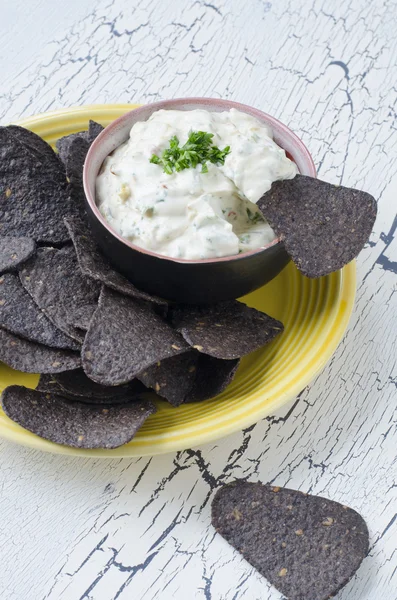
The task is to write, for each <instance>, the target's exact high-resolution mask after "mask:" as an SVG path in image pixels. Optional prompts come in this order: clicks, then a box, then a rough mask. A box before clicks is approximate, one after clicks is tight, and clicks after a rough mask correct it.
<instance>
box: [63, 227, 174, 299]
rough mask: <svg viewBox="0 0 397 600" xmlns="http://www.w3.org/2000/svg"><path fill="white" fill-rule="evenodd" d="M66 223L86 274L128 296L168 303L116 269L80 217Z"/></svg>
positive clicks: (81, 267)
mask: <svg viewBox="0 0 397 600" xmlns="http://www.w3.org/2000/svg"><path fill="white" fill-rule="evenodd" d="M65 224H66V227H67V229H68V232H69V234H70V237H71V238H72V241H73V244H74V247H75V250H76V254H77V259H78V261H79V265H80V269H81V270H82V272H83V273H84V275H86V276H87V277H90V278H92V279H94V280H95V281H99V282H101V283H104V284H105V285H106V286H107V287H109V288H111V289H113V290H115V291H117V292H120V293H121V294H125V295H126V296H131V297H132V298H138V299H141V300H146V301H147V302H152V303H153V304H160V305H164V306H166V305H167V303H166V302H165V300H162V299H161V298H158V297H157V296H152V295H151V294H148V293H146V292H143V291H141V290H139V289H138V288H136V287H135V286H134V285H133V284H132V283H131V282H130V281H128V279H126V278H125V277H124V276H123V275H121V274H120V273H119V272H118V271H116V270H115V269H114V268H113V267H112V266H111V264H110V263H109V262H108V261H107V260H106V258H105V257H104V256H103V254H101V252H100V251H99V249H98V247H97V245H96V243H95V240H94V238H93V237H92V234H91V231H90V230H89V228H88V227H87V225H85V223H83V222H82V221H81V220H80V219H77V218H70V219H66V220H65Z"/></svg>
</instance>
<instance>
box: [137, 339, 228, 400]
mask: <svg viewBox="0 0 397 600" xmlns="http://www.w3.org/2000/svg"><path fill="white" fill-rule="evenodd" d="M239 362H240V361H239V360H238V359H236V360H221V359H219V358H213V357H212V356H206V355H205V354H200V352H197V351H196V350H188V351H187V352H185V353H183V354H178V355H176V356H173V357H171V358H167V359H165V360H162V361H158V362H157V363H156V364H154V365H152V366H151V367H148V368H147V369H145V370H144V371H143V372H142V373H139V375H138V379H140V381H142V382H143V383H144V384H145V385H146V386H147V387H149V388H151V389H152V390H154V391H155V392H156V393H157V394H158V395H159V396H160V397H161V398H164V399H165V400H167V401H168V402H169V403H170V404H172V406H180V405H181V404H183V403H189V402H202V401H204V400H209V399H210V398H213V397H214V396H217V395H218V394H220V393H221V392H223V391H224V390H225V389H226V388H227V386H228V385H229V384H230V383H231V381H232V380H233V378H234V375H235V373H236V371H237V367H238V365H239Z"/></svg>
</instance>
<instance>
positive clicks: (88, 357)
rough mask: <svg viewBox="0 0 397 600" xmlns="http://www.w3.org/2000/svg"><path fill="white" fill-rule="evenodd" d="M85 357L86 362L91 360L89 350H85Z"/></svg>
mask: <svg viewBox="0 0 397 600" xmlns="http://www.w3.org/2000/svg"><path fill="white" fill-rule="evenodd" d="M85 357H86V358H87V359H88V360H91V358H92V352H91V350H87V352H86V353H85Z"/></svg>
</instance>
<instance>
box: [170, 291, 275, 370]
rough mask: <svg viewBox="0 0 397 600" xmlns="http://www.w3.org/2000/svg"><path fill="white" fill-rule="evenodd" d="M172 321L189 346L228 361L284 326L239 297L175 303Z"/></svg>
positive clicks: (253, 348)
mask: <svg viewBox="0 0 397 600" xmlns="http://www.w3.org/2000/svg"><path fill="white" fill-rule="evenodd" d="M171 321H172V324H173V326H174V327H175V328H176V329H177V331H179V332H180V333H181V334H182V336H183V337H184V339H185V340H186V341H187V343H188V344H190V346H192V347H193V348H196V350H198V351H199V352H203V353H204V354H209V355H210V356H214V357H215V358H223V359H226V360H232V359H235V358H240V357H242V356H245V355H246V354H249V353H250V352H253V351H254V350H258V348H261V347H262V346H264V345H265V344H267V343H268V342H270V341H271V340H272V339H273V338H275V337H276V336H277V335H279V334H280V333H281V332H282V331H283V329H284V326H283V324H282V323H281V322H280V321H277V320H276V319H273V318H272V317H269V315H267V314H265V313H262V312H260V311H259V310H256V309H255V308H249V307H248V306H246V305H245V304H243V303H242V302H238V301H237V300H231V301H227V302H220V303H218V304H210V305H207V306H195V305H180V306H176V307H175V308H174V309H172V312H171Z"/></svg>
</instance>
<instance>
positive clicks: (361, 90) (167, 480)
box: [0, 0, 397, 600]
mask: <svg viewBox="0 0 397 600" xmlns="http://www.w3.org/2000/svg"><path fill="white" fill-rule="evenodd" d="M35 4H36V5H37V11H38V13H39V15H44V14H47V11H48V14H51V15H53V11H54V3H52V2H50V0H41V1H40V2H39V1H36V2H35ZM56 4H57V7H58V8H57V10H58V22H57V27H55V28H54V32H53V35H52V30H50V31H49V30H48V28H46V27H45V20H44V21H43V20H42V19H41V20H40V19H36V18H35V11H34V10H32V11H31V12H30V13H29V14H28V11H25V14H23V16H21V17H20V19H19V22H20V24H19V25H14V29H13V31H14V39H12V36H10V34H9V32H8V33H7V36H5V37H4V36H3V32H4V30H5V29H6V28H7V22H4V21H2V23H1V25H0V27H1V30H2V35H1V36H0V49H1V52H0V54H1V55H2V56H5V55H8V56H9V57H10V59H9V61H8V62H7V61H6V60H4V59H3V61H2V63H1V64H3V65H4V66H3V70H2V87H1V91H0V119H1V122H2V123H7V122H9V121H11V120H12V119H16V118H19V117H24V116H28V115H32V114H34V113H38V112H44V111H47V110H51V109H55V108H61V107H67V106H71V105H76V104H86V103H95V102H127V101H131V102H149V101H154V100H157V99H163V98H171V97H178V96H192V95H200V96H219V97H225V98H229V99H233V100H239V101H241V102H244V103H247V104H251V105H254V106H257V107H258V108H261V109H263V110H265V111H266V112H269V113H270V114H273V115H274V116H277V117H278V118H279V119H281V120H282V121H284V122H285V123H287V124H289V125H290V126H291V127H292V128H293V129H294V130H295V131H296V133H297V134H298V135H300V136H301V137H302V139H303V140H304V142H305V143H306V144H307V145H308V147H309V149H310V150H311V152H312V155H313V156H314V158H315V161H316V163H317V165H318V169H319V173H320V176H321V177H322V178H324V179H326V180H328V181H331V182H334V183H344V184H345V185H350V186H357V187H360V188H363V189H365V190H367V191H369V192H371V193H372V194H374V195H375V196H376V197H377V198H378V200H379V216H378V219H377V222H376V225H375V229H374V233H373V235H372V237H371V240H370V243H369V244H368V246H367V248H366V249H365V250H364V252H363V253H362V254H361V256H360V258H359V261H358V281H359V284H358V297H357V303H356V309H355V312H354V315H353V318H352V321H351V324H350V327H349V330H348V332H347V334H346V336H345V338H344V340H343V342H342V343H341V344H340V346H339V348H338V350H337V352H336V353H335V355H334V357H333V359H332V361H331V362H330V363H329V364H328V366H327V367H326V368H325V369H324V371H323V372H322V374H321V375H320V376H319V377H318V378H317V379H316V381H314V382H313V383H312V384H311V385H310V386H309V387H308V388H306V389H305V390H304V391H303V392H302V393H301V394H300V396H299V397H298V398H297V399H296V400H295V401H294V402H293V403H292V404H290V405H289V406H286V407H285V408H284V409H283V410H282V411H280V412H279V413H278V414H277V415H274V416H272V417H268V418H267V419H264V420H263V421H261V422H259V423H258V424H256V425H255V426H252V427H250V428H248V429H246V430H245V431H243V432H240V433H236V434H234V435H232V436H229V437H228V438H226V439H223V440H220V441H219V442H218V443H216V444H212V445H207V446H203V447H201V448H195V449H193V450H186V451H184V452H178V453H177V454H173V455H165V456H162V457H154V458H151V459H146V458H142V459H135V460H127V459H123V460H103V461H99V460H92V459H87V460H84V459H77V458H76V459H71V458H66V457H60V456H51V455H43V454H40V453H37V452H35V451H32V450H27V449H24V448H20V447H17V446H13V445H11V444H8V443H6V442H3V441H1V442H0V450H1V453H0V461H1V462H0V464H1V467H0V489H1V518H0V557H1V577H0V596H1V598H2V600H25V599H26V598H29V599H32V600H117V599H120V600H130V599H133V600H141V599H145V600H154V599H155V598H156V599H157V598H161V600H190V599H194V600H196V599H197V600H202V599H203V600H240V599H244V600H262V599H265V600H279V599H280V598H281V596H280V594H278V593H277V592H276V591H275V590H274V589H271V588H270V586H269V585H267V583H266V582H265V581H264V580H263V579H262V578H261V577H260V576H259V575H258V574H257V573H256V572H255V571H254V570H253V569H252V568H250V567H249V565H248V564H247V563H245V561H244V560H243V559H242V558H241V557H240V556H239V555H238V554H237V553H236V552H234V551H233V550H232V549H231V548H230V547H229V546H228V545H227V544H226V542H224V541H223V540H222V539H221V538H220V537H219V536H217V535H216V534H215V533H214V531H213V529H212V528H211V526H210V500H211V496H212V494H213V492H214V490H215V489H217V488H218V487H219V486H220V485H221V484H223V483H225V482H228V481H232V480H233V479H234V478H236V477H249V478H250V479H251V480H252V481H257V480H262V481H270V482H275V483H277V484H278V485H288V486H290V487H293V488H296V489H301V490H304V491H307V492H313V493H317V494H323V495H325V496H328V497H329V498H332V499H334V500H338V501H340V502H343V503H345V504H348V505H349V506H352V507H353V508H355V509H357V510H358V511H359V512H360V513H361V514H362V515H363V516H364V517H365V519H366V520H367V522H368V525H369V529H370V535H371V549H370V553H369V556H368V557H367V558H366V559H365V561H364V564H363V566H362V568H361V569H360V570H359V572H358V573H357V575H356V576H355V577H354V578H353V580H352V581H351V582H350V583H349V584H348V586H347V587H346V588H345V589H344V590H343V591H342V592H341V593H340V594H339V596H338V599H339V600H374V599H378V598H382V600H396V598H397V549H396V539H397V477H396V476H397V467H396V447H397V365H396V355H397V352H396V334H397V294H396V291H397V234H396V230H397V216H396V186H397V151H396V150H397V134H396V129H397V114H396V110H397V105H396V100H397V85H396V81H397V38H396V35H395V32H396V31H397V5H396V2H395V0H374V1H373V2H367V1H366V0H347V1H346V2H344V3H341V2H337V1H336V0H328V1H325V0H314V1H313V0H303V1H302V2H299V3H297V2H293V1H292V0H290V1H288V0H278V1H277V2H264V1H261V0H247V2H245V3H242V2H239V0H212V1H208V2H206V1H204V0H197V1H192V2H188V1H186V0H183V1H182V0H173V2H172V3H168V2H164V1H161V0H148V1H140V2H138V1H137V0H132V1H131V0H130V1H127V0H114V1H113V2H109V1H104V0H99V1H98V2H96V3H93V4H91V8H90V7H89V6H88V5H89V3H84V2H82V3H80V6H79V10H78V12H76V16H75V18H74V17H73V18H72V17H71V13H70V8H68V6H67V3H63V5H61V3H56ZM84 4H86V6H85V7H84ZM17 5H18V6H19V5H20V3H18V2H17ZM82 7H83V8H84V10H83V8H82ZM64 11H65V15H63V12H64ZM82 15H83V16H82ZM72 16H73V15H72ZM63 17H65V18H64V19H63ZM51 19H52V20H50V21H49V23H51V22H53V20H54V18H53V16H52V17H51ZM62 23H64V25H62ZM70 23H72V25H70ZM22 25H23V27H22ZM24 30H26V31H29V35H28V36H27V37H26V40H27V41H26V44H29V46H28V49H29V52H27V50H26V47H25V46H24V48H23V51H24V54H23V56H25V57H27V56H29V57H30V58H29V61H28V62H26V64H24V66H23V67H22V66H19V67H18V64H19V63H18V61H17V60H16V59H13V58H12V57H13V56H14V54H15V55H18V56H20V54H18V48H20V46H21V45H22V46H23V45H24V36H23V31H24ZM4 40H6V41H4ZM4 53H5V54H4Z"/></svg>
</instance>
